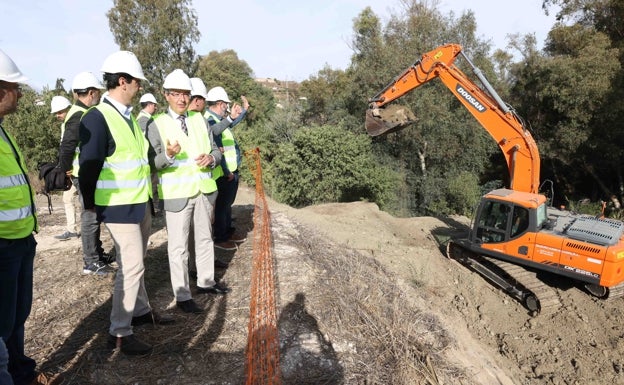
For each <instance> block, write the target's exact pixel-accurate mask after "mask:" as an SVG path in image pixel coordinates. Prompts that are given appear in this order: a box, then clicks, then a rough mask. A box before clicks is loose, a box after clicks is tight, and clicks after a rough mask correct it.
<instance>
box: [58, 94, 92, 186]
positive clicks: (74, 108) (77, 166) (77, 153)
mask: <svg viewBox="0 0 624 385" xmlns="http://www.w3.org/2000/svg"><path fill="white" fill-rule="evenodd" d="M79 111H80V112H82V115H84V113H85V112H87V109H86V108H84V107H81V106H77V105H75V104H74V105H72V106H71V108H70V109H69V111H67V115H65V120H64V121H63V124H61V142H62V141H63V136H64V135H65V123H67V121H68V120H69V118H71V117H72V116H73V115H74V114H75V113H76V112H79ZM82 115H81V117H82ZM78 144H79V143H76V151H74V160H73V161H72V175H73V176H75V177H76V178H78V170H79V169H80V164H78V158H79V157H80V147H79V146H78Z"/></svg>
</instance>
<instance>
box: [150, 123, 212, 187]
mask: <svg viewBox="0 0 624 385" xmlns="http://www.w3.org/2000/svg"><path fill="white" fill-rule="evenodd" d="M154 123H156V126H157V127H158V132H159V133H160V139H161V142H162V143H163V145H165V144H166V143H167V140H168V141H169V143H174V142H176V141H177V142H178V143H179V144H180V147H181V150H180V153H179V154H177V155H176V156H175V159H174V161H173V163H172V164H171V165H169V167H166V168H163V169H160V170H158V177H159V180H158V193H159V196H160V197H162V198H163V199H176V198H190V197H193V196H195V195H197V194H198V193H199V192H202V193H204V194H209V193H212V192H214V191H217V183H216V182H215V180H214V179H213V178H212V172H211V169H210V167H204V168H200V167H198V166H197V164H195V158H196V157H197V156H199V155H200V154H210V152H211V151H212V148H211V145H210V137H209V135H208V130H207V128H206V121H205V120H204V118H203V116H202V114H201V113H198V112H194V111H189V112H188V116H187V118H186V126H187V129H188V136H187V135H185V134H184V132H182V130H181V129H180V124H179V123H178V122H177V121H176V120H174V119H173V118H172V117H171V116H170V115H169V114H167V113H162V114H159V115H157V116H156V117H155V118H154Z"/></svg>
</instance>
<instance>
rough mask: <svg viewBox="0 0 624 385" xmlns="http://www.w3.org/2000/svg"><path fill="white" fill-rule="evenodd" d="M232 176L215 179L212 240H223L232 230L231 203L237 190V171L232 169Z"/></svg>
mask: <svg viewBox="0 0 624 385" xmlns="http://www.w3.org/2000/svg"><path fill="white" fill-rule="evenodd" d="M233 175H234V178H233V179H232V180H231V181H228V180H227V177H226V176H222V177H221V178H219V179H217V191H219V195H217V202H216V204H215V221H214V225H213V234H214V238H215V239H214V241H215V242H216V243H219V242H225V241H227V240H228V239H230V236H231V235H232V233H233V232H234V228H233V227H232V205H233V204H234V201H235V200H236V193H237V192H238V171H234V173H233Z"/></svg>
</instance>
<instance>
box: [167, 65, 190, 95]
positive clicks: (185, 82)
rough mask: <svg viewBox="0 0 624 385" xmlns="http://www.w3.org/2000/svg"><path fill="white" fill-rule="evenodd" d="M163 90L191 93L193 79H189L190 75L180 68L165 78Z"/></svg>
mask: <svg viewBox="0 0 624 385" xmlns="http://www.w3.org/2000/svg"><path fill="white" fill-rule="evenodd" d="M163 88H164V89H166V90H188V91H190V90H191V89H192V88H193V86H192V85H191V79H189V77H188V75H187V74H185V73H184V71H182V70H181V69H179V68H178V69H175V70H173V72H171V73H170V74H169V75H167V77H165V82H164V83H163Z"/></svg>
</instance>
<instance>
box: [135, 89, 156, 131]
mask: <svg viewBox="0 0 624 385" xmlns="http://www.w3.org/2000/svg"><path fill="white" fill-rule="evenodd" d="M139 104H140V105H141V111H139V115H137V123H139V127H141V131H143V133H145V131H146V130H147V124H148V123H149V122H150V121H151V120H152V115H154V114H155V113H156V110H157V109H158V102H157V101H156V98H155V97H154V95H152V94H150V93H149V92H148V93H146V94H143V96H141V99H139Z"/></svg>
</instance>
